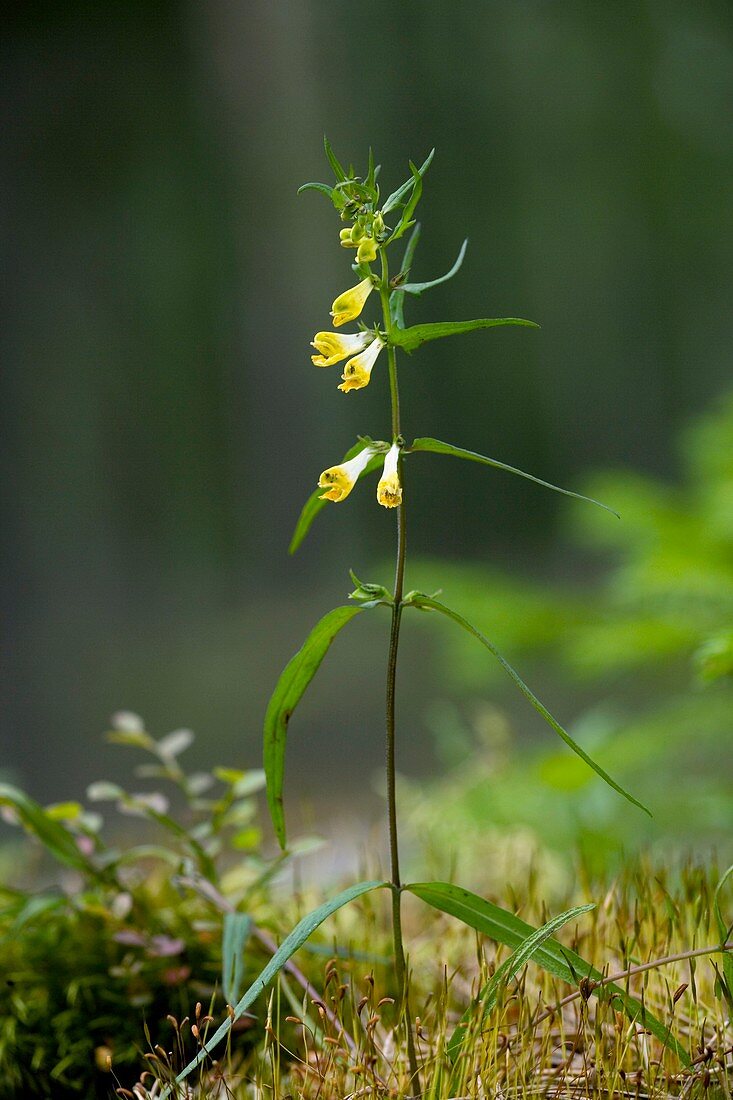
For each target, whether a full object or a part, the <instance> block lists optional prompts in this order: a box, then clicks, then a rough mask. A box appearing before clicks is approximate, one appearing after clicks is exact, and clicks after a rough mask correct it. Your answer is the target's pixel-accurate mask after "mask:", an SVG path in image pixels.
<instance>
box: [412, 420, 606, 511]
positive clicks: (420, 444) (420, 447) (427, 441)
mask: <svg viewBox="0 0 733 1100" xmlns="http://www.w3.org/2000/svg"><path fill="white" fill-rule="evenodd" d="M409 451H410V452H411V451H431V452H432V453H433V454H439V455H452V456H454V457H455V458H465V459H467V460H468V461H469V462H481V463H483V465H484V466H493V467H494V469H495V470H505V471H506V473H508V474H517V475H518V476H519V477H524V478H526V479H527V480H528V481H534V482H535V484H536V485H543V486H544V487H545V489H552V490H553V491H554V492H556V493H563V495H564V496H566V497H574V498H575V499H576V500H584V501H585V502H586V503H587V504H595V505H597V506H598V507H599V508H604V509H605V511H606V512H610V513H611V515H613V516H616V518H617V519H619V518H620V516H619V514H618V512H616V511H614V509H613V508H609V507H608V505H607V504H602V503H601V501H600V500H594V499H593V497H586V496H583V494H582V493H574V492H573V491H572V490H571V489H563V488H561V487H560V486H559V485H553V484H552V482H551V481H543V480H542V478H541V477H535V476H534V474H527V473H525V471H524V470H520V469H518V468H517V467H516V466H508V465H507V464H506V463H505V462H498V461H497V460H496V459H495V458H487V457H486V455H480V454H478V453H477V452H476V451H466V450H464V448H463V447H454V446H453V444H452V443H442V442H441V441H440V440H439V439H431V438H430V437H429V436H423V437H421V438H420V439H414V440H413V441H412V445H411V446H410V448H409ZM408 453H409V452H408Z"/></svg>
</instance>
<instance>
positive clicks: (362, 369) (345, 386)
mask: <svg viewBox="0 0 733 1100" xmlns="http://www.w3.org/2000/svg"><path fill="white" fill-rule="evenodd" d="M383 347H384V341H383V340H380V339H379V337H378V336H376V337H375V338H374V339H373V340H372V342H371V344H370V345H369V347H368V348H365V349H364V351H362V352H361V354H360V355H355V356H354V358H353V359H349V361H348V363H347V364H346V365H345V367H344V373H343V374H342V375H341V377H342V378H343V382H342V383H341V385H340V386H339V389H340V390H343V392H344V393H348V392H349V390H361V389H363V388H364V386H368V385H369V379H370V378H371V376H372V367H373V366H374V364H375V363H376V361H377V356H378V355H379V353H380V351H381V350H382V348H383Z"/></svg>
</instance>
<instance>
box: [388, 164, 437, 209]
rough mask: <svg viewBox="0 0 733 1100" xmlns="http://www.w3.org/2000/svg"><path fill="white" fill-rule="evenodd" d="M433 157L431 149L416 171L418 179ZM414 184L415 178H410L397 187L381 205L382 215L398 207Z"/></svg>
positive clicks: (423, 173) (425, 170)
mask: <svg viewBox="0 0 733 1100" xmlns="http://www.w3.org/2000/svg"><path fill="white" fill-rule="evenodd" d="M434 156H435V149H431V150H430V152H429V153H428V155H427V157H426V158H425V160H424V162H423V164H422V167H421V168H419V169H418V175H419V176H420V177H422V176H424V175H425V173H426V172H427V170H428V168H429V167H430V162H431V161H432V159H433V157H434ZM414 184H415V177H414V176H410V178H409V180H405V182H404V183H403V184H402V185H401V187H398V188H397V190H396V191H393V192H392V194H391V195H388V196H387V198H386V199H385V200H384V202H383V203H382V213H383V214H388V213H389V211H390V210H393V209H394V208H395V206H399V205H400V203H401V202H402V200H403V199H404V198H405V196H406V195H408V194H409V192H410V189H411V188H412V187H413V186H414Z"/></svg>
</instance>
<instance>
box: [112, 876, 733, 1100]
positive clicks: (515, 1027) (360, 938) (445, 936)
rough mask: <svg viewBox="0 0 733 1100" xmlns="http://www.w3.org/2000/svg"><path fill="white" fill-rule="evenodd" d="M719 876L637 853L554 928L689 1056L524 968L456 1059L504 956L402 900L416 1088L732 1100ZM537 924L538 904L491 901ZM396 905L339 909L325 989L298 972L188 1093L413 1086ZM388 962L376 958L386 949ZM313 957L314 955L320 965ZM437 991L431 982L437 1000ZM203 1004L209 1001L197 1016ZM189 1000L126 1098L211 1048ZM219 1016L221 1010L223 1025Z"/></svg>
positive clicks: (339, 1093) (327, 940) (597, 1001)
mask: <svg viewBox="0 0 733 1100" xmlns="http://www.w3.org/2000/svg"><path fill="white" fill-rule="evenodd" d="M715 884H716V874H715V873H714V872H709V871H706V870H704V869H702V868H701V867H699V866H694V865H687V866H685V867H683V868H682V869H681V870H680V871H679V872H678V873H677V874H674V875H672V874H670V873H669V872H668V871H666V870H662V869H660V868H655V867H652V866H650V865H645V864H643V863H637V865H636V866H635V867H634V868H633V869H632V868H627V870H626V871H625V872H624V873H623V874H622V875H621V877H619V878H618V879H616V880H615V881H613V882H611V883H607V884H606V885H605V887H601V885H600V883H595V884H592V885H591V884H590V883H587V884H585V885H581V884H578V885H576V887H575V889H574V890H573V891H572V893H571V894H569V895H568V897H567V898H566V901H567V903H568V905H571V904H578V903H579V902H583V901H588V900H591V901H595V902H596V908H595V909H594V910H593V911H592V912H590V913H588V914H586V915H584V916H583V917H582V918H580V919H579V920H578V921H577V922H576V923H575V924H574V925H568V926H567V928H566V929H565V930H564V933H560V934H559V936H558V938H559V939H560V940H561V941H562V942H563V944H565V945H566V946H567V947H568V948H570V949H573V950H576V951H578V952H579V953H582V954H583V955H584V957H586V958H588V959H589V960H591V961H592V962H593V963H594V964H595V965H596V967H598V968H599V969H601V970H602V971H603V972H604V974H605V975H607V976H608V977H609V978H615V980H616V981H617V982H619V983H620V984H621V985H622V986H624V987H627V988H628V989H629V990H630V991H632V992H633V993H635V994H636V995H637V996H639V997H640V998H641V999H642V1001H643V1003H644V1005H645V1006H646V1007H647V1008H648V1009H649V1010H650V1011H651V1012H653V1013H654V1014H655V1015H656V1016H657V1017H658V1018H660V1019H662V1020H663V1021H664V1023H665V1025H666V1026H667V1027H668V1028H669V1032H670V1035H671V1036H672V1037H673V1038H676V1039H677V1040H678V1041H679V1043H680V1044H681V1047H682V1048H683V1049H684V1050H685V1051H687V1052H689V1056H690V1064H689V1065H684V1064H683V1063H682V1062H681V1061H680V1059H679V1058H678V1057H677V1056H676V1055H674V1054H673V1053H671V1052H670V1050H669V1049H665V1047H664V1046H663V1045H662V1044H661V1043H660V1042H659V1041H658V1040H657V1039H656V1038H654V1036H653V1035H652V1034H651V1033H650V1032H648V1031H647V1030H646V1028H645V1027H644V1023H643V1020H641V1019H639V1020H637V1021H635V1022H630V1021H629V1020H628V1019H627V1017H626V1016H625V1015H624V1014H623V1013H621V1012H619V1011H618V1006H617V1005H616V1004H615V1003H614V999H613V997H612V996H608V995H607V994H606V992H605V990H604V986H603V984H601V983H598V984H596V983H594V982H592V981H588V979H587V977H586V976H584V975H582V974H578V975H577V984H576V985H575V986H574V987H569V986H567V985H565V984H564V983H561V982H558V981H557V980H555V979H553V978H552V977H551V976H548V974H547V973H546V972H545V971H543V970H541V969H540V968H539V967H536V966H534V965H533V964H532V963H531V962H530V963H529V965H528V966H527V967H526V968H525V969H523V970H522V972H521V973H520V974H519V975H518V976H517V978H516V979H515V980H513V981H511V982H509V983H508V984H507V985H506V986H505V987H504V988H503V989H502V990H501V992H500V994H499V998H498V1000H497V1003H496V1006H495V1008H494V1009H493V1011H492V1012H491V1013H490V1014H489V1015H488V1016H486V1017H484V1016H482V1013H481V1012H480V1011H478V1010H477V1011H475V1012H474V1013H473V1017H472V1020H471V1022H470V1024H469V1027H468V1031H467V1034H466V1038H465V1039H464V1042H463V1044H462V1046H461V1048H460V1053H459V1055H458V1057H456V1058H451V1056H450V1039H451V1036H452V1035H453V1033H454V1029H455V1026H456V1024H457V1022H458V1020H459V1019H460V1017H461V1015H462V1014H463V1012H464V1010H465V1009H466V1006H467V1005H468V1004H470V1003H471V1001H472V999H473V998H475V997H476V995H477V992H478V991H479V989H481V988H482V987H483V986H485V984H486V983H487V982H488V981H489V979H490V977H491V975H492V974H494V973H495V972H496V969H497V967H498V966H499V965H500V963H501V961H502V960H503V959H504V958H506V955H507V951H506V950H505V949H503V948H499V949H497V947H496V945H495V944H493V943H491V942H490V941H488V940H486V939H484V938H482V937H477V936H475V935H472V934H471V933H470V932H469V931H468V930H467V929H466V928H465V927H462V926H461V925H460V924H458V923H457V922H456V921H454V920H452V919H451V918H449V917H446V916H444V915H441V914H435V915H434V916H430V917H428V919H426V913H425V910H424V908H418V907H417V906H414V907H407V908H406V917H407V926H408V928H409V931H410V935H411V943H412V945H413V951H412V956H411V959H410V964H411V968H412V976H413V982H414V986H413V988H414V1013H415V1017H414V1026H415V1032H416V1035H417V1037H418V1053H419V1059H420V1064H421V1068H422V1079H423V1088H424V1095H425V1096H426V1097H431V1098H436V1100H437V1098H439V1097H440V1098H447V1097H463V1096H465V1097H472V1098H473V1097H476V1098H479V1097H509V1096H511V1097H516V1096H548V1097H559V1096H588V1095H594V1096H601V1095H608V1096H635V1097H637V1096H638V1097H650V1098H651V1097H672V1096H673V1097H693V1096H702V1095H705V1096H711V1097H712V1096H719V1097H730V1095H731V1086H732V1085H733V1030H732V1029H731V1021H730V1005H729V1003H727V1001H726V996H725V985H724V981H721V970H720V954H717V956H716V954H715V953H714V951H711V953H710V954H709V955H707V956H705V955H702V954H695V952H697V951H700V950H702V949H703V948H706V947H707V948H713V949H714V947H715V945H716V944H718V943H719V940H720V936H719V933H718V928H717V924H716V920H715V915H714V912H713V896H714V888H715ZM499 900H501V901H502V902H503V903H504V904H508V905H509V906H514V907H515V908H516V909H517V910H518V911H519V912H520V915H521V916H523V917H524V918H525V919H527V920H528V921H529V922H531V923H533V924H541V923H542V922H543V920H545V919H546V916H547V914H546V912H545V910H544V907H543V904H542V901H541V899H540V898H539V897H531V898H529V899H528V900H527V902H526V903H523V904H522V905H521V906H520V905H519V903H518V901H517V898H516V897H512V896H510V897H508V898H503V899H499ZM387 918H388V913H387V906H385V905H384V904H380V899H379V896H378V895H377V896H376V897H375V896H372V897H367V898H365V899H360V901H359V902H357V903H356V904H355V905H354V906H353V907H352V908H351V909H350V910H348V911H342V912H341V913H340V914H339V915H338V916H337V917H335V918H334V920H333V922H332V924H331V925H329V926H328V932H327V933H326V934H325V935H322V936H321V937H320V939H319V940H318V941H317V944H316V945H315V946H316V947H317V948H318V949H319V950H321V951H323V952H324V955H325V958H324V962H323V965H322V967H320V968H319V969H320V973H319V974H313V981H314V983H315V985H316V987H317V990H318V992H317V995H315V996H308V995H305V996H303V995H302V993H301V991H299V990H298V988H297V986H295V985H294V983H293V981H292V979H291V978H289V977H288V976H287V975H286V976H284V977H283V978H282V979H281V980H280V982H279V983H278V984H277V985H276V986H275V987H274V989H273V991H272V994H271V997H270V1000H269V1002H268V1006H267V1008H266V1010H265V1015H264V1020H263V1019H260V1021H259V1025H260V1026H262V1024H263V1023H264V1034H263V1035H262V1036H261V1039H260V1041H259V1042H258V1043H257V1044H256V1046H253V1047H252V1049H251V1050H250V1051H249V1052H248V1053H246V1054H242V1055H240V1056H236V1055H234V1054H233V1051H232V1048H231V1046H230V1048H229V1050H228V1051H222V1052H217V1053H212V1058H211V1059H210V1060H209V1062H208V1063H207V1066H206V1069H205V1070H204V1071H202V1072H201V1073H200V1074H199V1077H198V1079H197V1080H196V1083H195V1084H194V1085H192V1086H191V1088H190V1090H189V1092H185V1091H184V1089H183V1086H180V1090H179V1091H178V1092H177V1093H175V1092H174V1095H178V1096H181V1097H183V1096H201V1097H225V1096H231V1097H260V1096H262V1097H266V1096H267V1097H273V1098H283V1100H285V1098H286V1097H298V1098H300V1097H303V1098H306V1097H307V1098H309V1100H311V1098H312V1100H315V1098H319V1100H331V1098H333V1100H335V1098H337V1097H338V1098H339V1100H343V1098H344V1097H358V1096H384V1097H400V1096H404V1095H407V1093H408V1086H409V1070H408V1062H407V1051H406V1044H405V1042H404V1034H405V1033H404V1029H403V1027H402V1026H401V1023H400V1021H397V1020H395V1016H394V1003H395V1002H394V994H395V992H396V991H395V987H394V975H393V970H392V967H391V965H389V964H388V962H387V958H388V954H389V945H390V929H389V925H388V919H387ZM380 954H382V955H383V958H379V955H380ZM313 958H314V956H313V955H311V956H310V962H311V964H312V962H313ZM436 991H437V992H436ZM199 1011H200V1008H199ZM195 1012H196V1009H195V1007H194V1006H192V1009H191V1016H190V1018H189V1020H187V1021H186V1022H185V1023H184V1024H183V1025H182V1026H181V1025H180V1024H179V1023H178V1022H177V1021H173V1020H171V1021H169V1022H168V1024H167V1026H166V1027H165V1028H164V1029H163V1030H162V1031H161V1033H160V1034H159V1035H158V1036H157V1037H156V1039H155V1043H156V1045H155V1047H154V1049H151V1050H150V1052H149V1056H148V1059H147V1063H148V1064H147V1067H146V1070H145V1072H144V1073H143V1075H142V1077H141V1080H140V1082H139V1084H138V1085H137V1086H136V1087H135V1088H134V1089H132V1090H129V1091H127V1092H123V1093H122V1095H126V1096H130V1095H133V1096H140V1097H147V1096H149V1097H154V1096H156V1095H157V1094H158V1092H159V1090H160V1088H161V1085H162V1084H173V1082H174V1080H175V1074H176V1072H177V1071H178V1070H179V1069H180V1068H182V1067H183V1065H185V1064H186V1062H187V1060H189V1059H190V1058H191V1057H192V1056H193V1055H194V1054H195V1053H196V1051H197V1050H198V1049H200V1048H201V1046H202V1045H204V1046H205V1044H206V1033H207V1027H206V1024H204V1025H203V1026H201V1024H200V1023H199V1028H198V1034H196V1030H197V1029H196V1028H195V1027H194V1026H193V1025H194V1024H195ZM216 1022H217V1023H218V1019H217V1020H216Z"/></svg>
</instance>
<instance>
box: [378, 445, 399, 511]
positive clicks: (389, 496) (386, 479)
mask: <svg viewBox="0 0 733 1100" xmlns="http://www.w3.org/2000/svg"><path fill="white" fill-rule="evenodd" d="M399 457H400V449H399V447H398V446H397V444H396V443H393V444H392V446H391V447H390V449H389V450H388V451H387V454H386V455H385V456H384V469H383V470H382V476H381V477H380V479H379V484H378V485H377V500H378V501H379V503H380V504H381V505H382V507H384V508H397V507H398V506H399V505H400V504H402V486H401V485H400V475H399V474H398V472H397V463H398V461H399Z"/></svg>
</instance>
